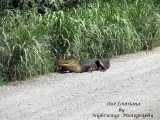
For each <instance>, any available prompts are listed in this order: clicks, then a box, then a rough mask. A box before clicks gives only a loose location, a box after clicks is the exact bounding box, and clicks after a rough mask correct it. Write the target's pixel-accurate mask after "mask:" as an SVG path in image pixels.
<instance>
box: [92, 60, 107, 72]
mask: <svg viewBox="0 0 160 120" xmlns="http://www.w3.org/2000/svg"><path fill="white" fill-rule="evenodd" d="M95 63H96V65H97V70H99V68H100V67H101V70H102V71H105V70H106V67H105V66H104V64H103V63H102V62H101V61H100V60H97V61H96V62H95Z"/></svg>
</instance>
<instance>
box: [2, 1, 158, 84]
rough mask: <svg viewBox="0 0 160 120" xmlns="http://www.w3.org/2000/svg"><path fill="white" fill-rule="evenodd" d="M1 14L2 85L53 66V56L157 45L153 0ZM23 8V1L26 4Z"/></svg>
mask: <svg viewBox="0 0 160 120" xmlns="http://www.w3.org/2000/svg"><path fill="white" fill-rule="evenodd" d="M70 4H71V5H70V6H69V7H67V6H66V7H60V6H62V5H63V3H57V8H56V10H55V11H53V10H52V9H48V8H46V9H45V14H38V13H37V10H36V7H33V8H28V7H27V6H26V8H25V9H22V10H19V9H18V8H16V9H4V10H1V13H0V15H1V16H0V84H4V83H5V82H8V81H11V80H21V79H26V78H30V77H33V76H35V75H41V74H47V73H50V72H53V71H56V70H57V66H56V61H57V59H69V58H73V59H87V58H106V57H110V58H111V57H113V56H116V55H121V54H126V53H133V52H137V51H141V50H151V49H152V48H154V47H156V46H159V45H160V3H158V2H156V0H155V1H154V0H145V1H144V0H120V1H119V0H108V1H104V0H88V1H87V2H85V1H79V2H78V3H77V4H76V5H72V4H73V3H70ZM24 7H25V6H24Z"/></svg>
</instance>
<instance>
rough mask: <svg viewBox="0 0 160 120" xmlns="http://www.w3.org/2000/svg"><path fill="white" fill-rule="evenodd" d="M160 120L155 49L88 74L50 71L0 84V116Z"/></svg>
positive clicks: (159, 63)
mask: <svg viewBox="0 0 160 120" xmlns="http://www.w3.org/2000/svg"><path fill="white" fill-rule="evenodd" d="M115 119H116V120H137V119H138V120H160V48H156V49H154V50H152V51H147V52H146V51H145V52H139V53H135V54H129V55H124V56H119V57H116V58H114V59H112V60H111V67H110V68H109V69H108V70H107V71H105V72H100V71H95V72H92V73H67V74H59V73H53V74H51V75H48V76H40V77H38V78H34V79H32V80H27V81H22V82H13V83H10V84H9V85H8V86H1V87H0V120H115Z"/></svg>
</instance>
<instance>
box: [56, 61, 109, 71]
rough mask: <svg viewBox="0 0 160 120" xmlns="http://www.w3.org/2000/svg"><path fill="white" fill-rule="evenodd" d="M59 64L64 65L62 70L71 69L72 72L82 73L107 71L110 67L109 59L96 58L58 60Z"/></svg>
mask: <svg viewBox="0 0 160 120" xmlns="http://www.w3.org/2000/svg"><path fill="white" fill-rule="evenodd" d="M57 64H58V65H59V66H61V67H62V72H64V71H67V70H69V71H70V72H76V73H82V72H92V71H98V70H101V71H106V70H107V69H108V68H109V67H110V61H109V59H102V60H95V59H87V60H81V61H79V60H58V61H57Z"/></svg>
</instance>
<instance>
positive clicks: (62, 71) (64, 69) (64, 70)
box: [60, 67, 68, 73]
mask: <svg viewBox="0 0 160 120" xmlns="http://www.w3.org/2000/svg"><path fill="white" fill-rule="evenodd" d="M67 70H68V69H67V68H66V67H62V69H61V70H60V72H61V73H65V72H66V71H67Z"/></svg>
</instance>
